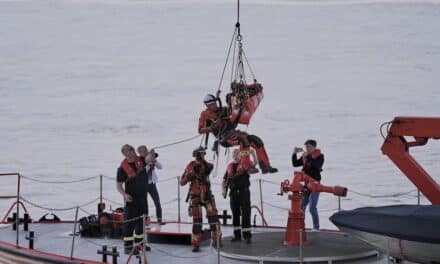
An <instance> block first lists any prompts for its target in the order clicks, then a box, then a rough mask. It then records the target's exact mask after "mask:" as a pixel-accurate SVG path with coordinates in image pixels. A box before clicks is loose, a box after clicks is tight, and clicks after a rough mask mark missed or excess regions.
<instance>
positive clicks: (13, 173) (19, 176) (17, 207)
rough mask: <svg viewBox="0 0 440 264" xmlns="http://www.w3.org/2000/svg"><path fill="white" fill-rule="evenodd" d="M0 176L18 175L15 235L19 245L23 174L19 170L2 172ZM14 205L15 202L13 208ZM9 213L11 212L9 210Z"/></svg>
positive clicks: (16, 243)
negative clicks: (21, 180) (21, 181)
mask: <svg viewBox="0 0 440 264" xmlns="http://www.w3.org/2000/svg"><path fill="white" fill-rule="evenodd" d="M0 176H3V177H5V176H17V197H16V198H17V200H16V201H15V205H16V206H15V208H16V211H15V213H16V215H17V217H16V218H15V225H16V227H17V228H16V237H15V245H16V246H17V247H19V245H20V244H19V243H20V242H19V237H20V228H19V226H20V179H21V175H20V173H18V172H9V173H0ZM13 206H14V204H13V205H12V206H11V210H12V207H13ZM8 214H9V212H8Z"/></svg>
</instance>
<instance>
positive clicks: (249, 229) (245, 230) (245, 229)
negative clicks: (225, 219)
mask: <svg viewBox="0 0 440 264" xmlns="http://www.w3.org/2000/svg"><path fill="white" fill-rule="evenodd" d="M241 231H243V232H251V228H250V227H248V228H243V229H242V230H241Z"/></svg>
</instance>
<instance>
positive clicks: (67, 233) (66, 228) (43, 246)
mask: <svg viewBox="0 0 440 264" xmlns="http://www.w3.org/2000/svg"><path fill="white" fill-rule="evenodd" d="M171 226H172V224H171ZM151 227H152V229H155V228H159V226H158V225H155V224H152V225H151ZM165 227H166V225H165V226H162V227H160V228H163V229H164V230H166V228H165ZM22 228H23V227H22V226H20V245H21V246H23V247H27V246H28V244H29V242H28V241H27V240H26V239H25V235H26V234H25V233H26V232H23V231H22ZM29 229H30V230H32V231H34V232H35V243H34V249H36V250H39V251H44V252H50V253H52V254H57V255H61V256H67V257H70V252H71V247H72V235H71V234H72V230H73V224H72V223H57V224H54V223H34V224H30V227H29ZM187 229H188V224H182V230H187ZM222 232H223V234H224V242H223V244H224V248H223V250H222V251H221V256H220V262H221V263H226V264H233V263H237V264H238V263H255V262H256V261H258V262H259V263H263V261H264V263H275V262H277V261H276V259H275V258H272V259H271V260H269V259H268V258H265V257H266V255H267V256H269V255H270V256H272V257H273V256H275V255H274V250H276V243H277V241H276V240H280V239H281V240H282V236H281V235H280V234H281V232H282V230H280V229H279V228H259V227H256V228H254V229H253V233H254V234H255V236H254V237H255V243H253V244H251V245H246V244H244V243H241V244H240V246H239V247H237V248H236V249H241V250H242V251H243V249H245V248H246V247H247V246H249V248H250V252H259V255H258V254H257V256H260V258H258V257H257V258H256V259H255V258H254V259H247V260H246V259H243V258H242V260H237V259H232V258H230V257H231V256H230V255H228V254H229V253H228V250H229V251H230V250H235V249H234V248H233V247H231V243H230V242H229V238H228V235H230V234H232V228H231V227H229V226H223V227H222ZM264 233H272V234H278V235H276V236H273V235H272V236H269V234H267V235H268V236H267V237H266V236H265V235H264ZM309 235H311V237H312V236H317V235H313V234H311V233H309ZM318 236H319V234H318ZM339 236H340V237H343V236H342V235H339ZM0 237H1V240H2V241H4V242H8V243H11V244H15V239H16V231H13V230H12V227H11V226H10V225H3V226H1V227H0ZM274 239H275V240H274ZM258 241H260V242H261V241H263V242H264V241H266V243H267V246H268V247H267V249H269V248H270V249H271V250H269V251H270V252H269V251H268V250H267V249H266V250H265V251H264V250H263V251H262V250H258V248H257V247H258V245H260V246H261V243H257V242H258ZM324 244H325V243H324ZM102 245H107V247H108V248H111V247H117V249H118V251H119V252H120V257H119V258H118V263H125V262H126V260H127V257H128V256H127V255H125V254H124V253H123V243H122V240H120V239H90V238H83V237H79V236H78V237H76V239H75V246H74V254H73V256H74V257H75V258H80V259H87V260H93V261H98V262H99V261H101V260H102V256H101V255H98V254H97V251H98V250H99V249H101V248H102ZM279 245H280V248H281V250H283V251H285V252H288V248H287V247H285V246H282V241H279ZM150 246H151V248H152V250H151V251H150V252H147V259H148V263H167V262H168V263H182V264H186V263H194V260H197V263H218V257H219V256H218V254H217V251H216V250H215V249H213V248H211V246H210V241H209V240H207V241H205V242H203V243H202V247H201V251H200V252H199V253H192V252H191V246H190V245H178V244H163V243H160V244H159V243H150ZM347 250H350V247H347ZM297 251H298V250H297V248H296V249H295V248H294V247H292V252H297ZM235 253H237V252H235ZM310 253H312V252H310ZM316 253H317V254H318V253H319V252H316ZM312 254H313V253H312ZM108 259H109V261H108V263H111V257H109V258H108ZM326 262H327V261H326ZM130 263H139V260H137V259H132V260H131V261H130ZM350 263H353V261H350ZM356 263H387V261H386V258H385V257H384V256H382V255H379V256H377V257H370V258H366V259H361V260H359V261H356Z"/></svg>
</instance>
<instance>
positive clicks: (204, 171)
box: [180, 147, 221, 252]
mask: <svg viewBox="0 0 440 264" xmlns="http://www.w3.org/2000/svg"><path fill="white" fill-rule="evenodd" d="M205 155H206V152H205V149H204V148H203V147H198V148H196V149H195V150H194V151H193V157H194V160H193V161H191V162H190V163H189V164H188V165H187V166H186V168H185V171H184V172H183V175H182V177H181V178H180V185H181V186H184V185H186V184H188V183H189V184H190V185H189V190H188V196H187V201H188V200H189V202H190V205H189V210H188V211H189V214H190V216H192V218H193V227H192V236H191V244H192V246H193V250H192V251H193V252H198V251H199V250H200V243H201V240H202V224H203V220H202V207H205V209H206V215H207V218H208V223H209V224H210V229H211V238H212V243H213V245H214V247H216V245H217V244H216V243H217V239H219V240H220V239H221V231H220V225H219V220H218V212H217V208H216V206H215V199H214V195H213V194H212V192H211V182H210V180H209V174H210V173H211V171H212V168H213V165H212V164H211V163H209V162H207V161H206V160H205Z"/></svg>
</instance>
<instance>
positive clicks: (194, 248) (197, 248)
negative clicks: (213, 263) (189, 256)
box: [192, 246, 200, 253]
mask: <svg viewBox="0 0 440 264" xmlns="http://www.w3.org/2000/svg"><path fill="white" fill-rule="evenodd" d="M199 251H200V247H199V246H193V249H192V252H194V253H195V252H199Z"/></svg>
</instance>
